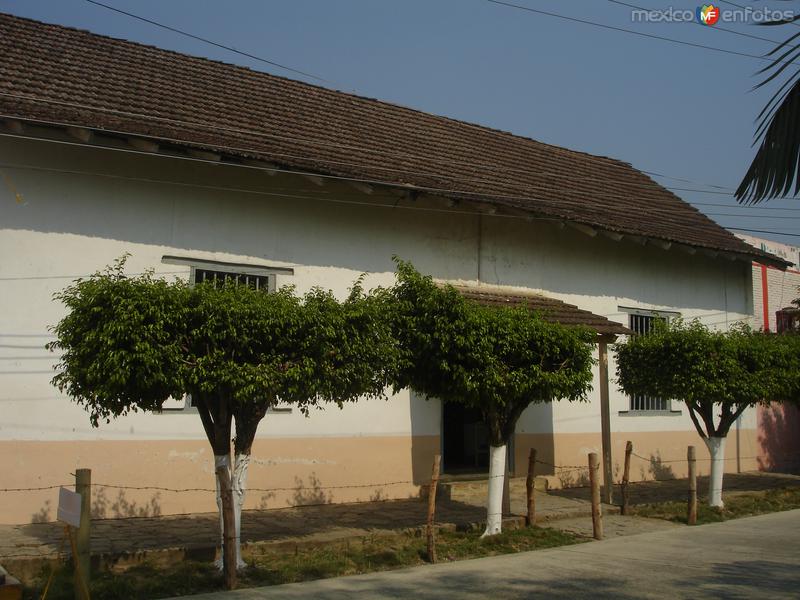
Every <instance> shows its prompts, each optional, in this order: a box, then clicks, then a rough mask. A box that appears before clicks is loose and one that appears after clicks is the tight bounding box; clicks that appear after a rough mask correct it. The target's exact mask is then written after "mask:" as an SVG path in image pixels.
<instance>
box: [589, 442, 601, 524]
mask: <svg viewBox="0 0 800 600" xmlns="http://www.w3.org/2000/svg"><path fill="white" fill-rule="evenodd" d="M589 483H590V484H591V486H592V531H593V533H594V539H596V540H602V539H603V514H602V512H601V511H600V465H599V463H598V461H597V453H596V452H592V453H590V454H589Z"/></svg>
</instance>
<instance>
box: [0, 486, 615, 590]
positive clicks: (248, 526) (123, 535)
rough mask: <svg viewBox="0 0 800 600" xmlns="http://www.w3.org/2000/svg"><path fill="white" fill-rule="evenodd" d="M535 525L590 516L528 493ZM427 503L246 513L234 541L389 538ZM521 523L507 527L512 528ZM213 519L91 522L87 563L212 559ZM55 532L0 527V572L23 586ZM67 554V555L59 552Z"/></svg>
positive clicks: (444, 511)
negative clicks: (18, 579) (533, 504)
mask: <svg viewBox="0 0 800 600" xmlns="http://www.w3.org/2000/svg"><path fill="white" fill-rule="evenodd" d="M468 500H469V502H465V501H450V500H440V501H437V514H436V520H437V523H438V524H439V525H440V526H442V527H448V528H451V529H455V528H459V529H468V528H479V527H481V526H482V525H481V522H482V521H484V519H485V509H484V508H483V506H481V503H482V502H483V501H484V499H483V498H478V497H477V495H476V497H475V498H469V499H468ZM513 500H514V501H513V504H512V509H513V510H515V511H517V512H518V514H522V511H523V510H524V506H525V502H524V498H519V497H515V498H513ZM536 504H537V516H538V519H539V520H541V521H545V520H549V519H557V518H562V517H574V516H576V515H586V518H588V516H589V515H590V514H591V512H590V507H589V504H588V502H586V501H583V500H580V499H574V498H560V497H556V496H550V495H548V494H545V493H543V492H540V491H537V492H536ZM427 506H428V504H427V500H421V499H409V500H388V501H382V502H364V503H354V504H325V505H317V506H306V507H297V508H286V509H275V510H246V511H244V513H243V515H242V541H243V543H244V546H245V548H246V547H247V545H248V544H259V545H263V544H269V545H270V546H273V547H274V546H279V547H281V546H283V547H286V548H288V549H291V550H294V549H295V547H297V546H302V545H313V544H320V543H326V542H331V541H338V540H345V539H352V538H363V537H365V536H379V535H393V534H396V533H398V532H402V531H409V530H413V529H417V528H420V527H422V526H423V525H424V524H425V521H426V518H427ZM609 509H612V507H609ZM520 521H522V518H521V517H515V518H512V519H511V520H510V522H509V523H508V525H511V526H513V525H517V524H519V522H520ZM218 532H219V521H218V515H217V513H202V514H193V515H174V516H162V517H136V518H127V519H98V520H94V521H92V555H93V557H94V561H95V563H96V564H103V565H106V566H117V567H124V566H126V565H129V564H133V563H137V562H141V560H142V558H143V557H144V555H145V554H146V555H147V558H148V559H150V560H154V561H155V562H165V563H166V562H177V561H179V560H182V559H184V558H195V559H198V560H211V559H213V557H214V555H215V552H216V546H217V544H218V542H219V533H218ZM62 536H63V529H62V528H61V526H60V525H59V524H58V523H32V524H28V525H0V564H2V565H4V566H5V567H6V568H7V569H8V570H9V571H11V572H12V573H15V574H17V575H18V576H20V577H22V578H25V579H27V578H28V577H30V576H33V575H35V574H36V573H38V571H39V570H40V569H41V567H42V566H43V565H44V564H45V563H47V562H50V561H54V560H57V552H58V548H59V543H60V541H61V539H62ZM67 551H68V550H67Z"/></svg>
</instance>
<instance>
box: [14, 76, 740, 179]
mask: <svg viewBox="0 0 800 600" xmlns="http://www.w3.org/2000/svg"><path fill="white" fill-rule="evenodd" d="M0 96H7V97H9V98H15V99H18V100H28V101H34V102H44V103H47V104H56V105H59V106H69V107H72V108H78V109H81V110H94V111H99V112H104V113H109V114H115V115H122V116H125V117H134V118H145V119H151V120H158V121H163V122H166V123H170V124H175V125H181V126H189V127H198V128H201V129H210V130H214V131H223V132H225V133H237V134H244V135H250V136H253V137H258V138H266V139H275V140H280V141H286V142H290V143H297V144H302V145H304V146H308V147H310V148H336V149H346V150H357V151H361V152H366V153H369V154H377V155H382V156H387V157H393V158H412V159H418V160H421V161H424V162H427V163H431V162H439V163H441V164H448V165H450V164H454V165H459V166H462V167H464V166H471V167H475V168H479V169H485V170H487V171H492V172H494V171H496V170H497V168H498V166H497V165H496V164H485V163H474V162H473V163H471V162H469V161H466V160H447V159H442V158H440V157H437V156H423V155H418V154H410V153H394V152H387V151H384V150H376V149H374V148H369V147H365V146H355V145H350V144H338V143H334V142H326V141H322V140H309V139H306V138H297V137H294V136H284V135H280V134H274V133H268V132H265V131H256V130H253V129H240V128H236V127H222V126H218V125H211V124H208V123H198V122H193V121H184V120H182V119H172V118H166V117H156V116H153V115H148V114H144V113H134V112H129V111H122V110H116V109H113V108H105V107H96V106H90V105H86V104H81V103H77V102H67V101H63V100H54V99H50V98H40V97H37V96H30V95H27V94H14V93H10V92H0ZM0 118H9V119H14V118H17V117H16V116H15V115H5V114H0ZM47 123H48V124H50V125H58V126H63V127H74V126H75V124H74V123H62V122H47ZM103 131H104V133H107V134H117V135H124V136H130V135H137V134H132V133H130V132H125V131H116V130H111V129H104V130H103ZM17 137H21V136H17ZM150 137H153V138H154V139H157V140H159V141H164V142H168V143H174V144H178V145H185V144H187V143H192V142H191V141H189V142H187V141H185V140H179V139H173V138H165V137H159V136H150ZM214 146H215V147H217V148H219V149H221V150H224V151H231V152H240V153H249V154H261V153H263V152H262V151H260V150H254V149H252V148H239V147H231V146H222V145H220V144H214ZM267 154H269V155H270V157H279V158H285V159H296V160H298V159H299V160H317V159H314V158H312V157H308V156H302V155H296V154H288V153H285V152H275V151H270V152H268V153H267ZM327 162H328V163H329V164H335V165H341V166H350V167H359V168H365V167H369V168H374V169H378V170H380V171H385V172H390V173H404V174H407V175H417V176H427V177H438V178H440V179H449V180H451V181H467V182H472V183H484V184H486V183H488V184H507V183H508V182H502V181H498V180H496V179H485V178H469V177H463V176H453V175H448V174H445V173H437V172H419V171H412V170H409V169H399V168H394V167H386V166H374V165H363V164H358V163H352V162H346V161H341V160H328V161H327ZM269 170H271V171H274V172H287V173H288V172H293V171H288V170H285V169H283V170H282V169H280V168H278V167H275V168H271V169H269ZM503 170H504V171H505V172H508V173H520V174H527V175H535V176H537V175H538V176H540V175H546V176H552V177H558V178H562V179H565V180H568V181H570V182H574V181H577V180H581V181H590V182H595V181H597V178H596V177H581V176H580V175H575V174H574V173H568V174H565V173H556V172H553V171H544V170H533V169H520V168H505V167H503ZM294 173H295V174H298V173H297V172H296V171H294ZM301 174H302V173H301ZM304 174H307V175H315V176H317V177H326V178H334V176H332V175H323V174H320V173H304ZM335 178H338V179H348V178H345V177H335ZM349 179H350V180H352V181H361V182H362V183H370V182H369V181H367V180H361V179H355V178H349ZM372 183H376V184H383V185H389V186H395V187H396V186H397V185H398V184H397V183H396V182H389V181H373V182H372ZM516 183H518V182H516ZM523 185H525V186H526V187H528V188H530V189H542V188H541V186H532V185H530V184H523ZM626 185H628V186H630V187H635V188H640V189H644V190H649V191H657V190H658V189H659V186H660V187H665V186H661V185H660V184H658V183H657V182H652V183H646V182H642V183H634V182H628V183H626ZM699 185H703V184H699ZM431 189H436V188H431ZM666 189H670V188H666ZM676 189H678V190H679V191H680V190H682V189H683V188H676ZM450 191H453V190H450ZM697 191H698V192H702V190H697ZM731 191H732V190H731ZM473 193H474V192H473ZM593 193H594V194H595V195H596V194H597V192H593Z"/></svg>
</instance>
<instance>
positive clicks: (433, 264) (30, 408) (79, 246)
mask: <svg viewBox="0 0 800 600" xmlns="http://www.w3.org/2000/svg"><path fill="white" fill-rule="evenodd" d="M0 162H2V163H13V164H16V165H24V166H26V167H43V168H45V169H48V170H35V169H31V168H24V169H16V168H4V169H3V171H4V173H6V175H7V177H8V178H9V179H10V180H11V181H12V184H13V186H14V187H15V188H16V189H17V190H18V191H19V192H20V193H21V194H22V196H23V200H24V201H23V202H22V203H20V202H17V201H16V200H15V198H14V197H13V195H12V193H11V191H10V190H9V189H6V188H4V187H0V257H2V259H0V285H1V286H2V289H3V293H2V294H0V390H1V391H0V413H2V415H3V418H2V419H0V440H11V439H25V440H66V439H182V438H190V439H203V437H204V436H203V432H202V428H201V426H200V422H199V419H198V418H197V416H196V415H194V414H165V415H155V416H154V415H142V414H139V415H131V416H128V417H125V418H121V419H118V420H116V421H114V422H112V423H110V424H108V425H103V426H102V427H101V428H100V429H97V430H93V429H92V428H91V427H90V426H89V422H88V417H87V415H86V413H85V412H84V411H83V410H82V409H80V408H79V407H77V406H75V405H74V404H72V403H70V402H69V401H67V400H66V399H64V398H63V397H61V396H60V395H59V394H58V392H56V391H55V390H54V389H53V388H52V387H51V386H50V385H49V377H50V373H49V368H50V365H51V364H52V362H53V361H52V359H51V358H50V357H48V354H47V353H46V352H45V351H44V350H43V349H42V345H43V344H44V343H45V342H46V341H47V340H48V339H50V337H49V336H48V329H47V328H48V326H51V325H54V324H55V323H56V322H57V321H58V320H59V318H60V317H61V316H62V315H63V309H62V307H61V306H60V305H59V304H58V303H57V302H54V301H53V300H52V294H53V293H54V292H56V291H58V290H60V289H62V288H63V287H64V286H65V285H67V284H68V283H69V282H70V280H71V279H72V278H74V277H75V276H79V275H86V274H89V273H91V272H93V271H95V270H97V269H99V268H102V267H103V266H105V265H106V264H108V263H110V262H111V261H113V260H114V259H115V258H116V257H118V256H120V255H122V254H123V253H124V252H128V253H130V254H131V258H130V260H129V262H128V267H129V270H130V271H131V272H139V271H142V270H144V269H146V268H155V269H156V270H157V272H159V273H164V274H167V275H168V276H179V277H186V276H187V275H188V267H181V266H176V265H172V264H163V263H162V262H161V259H162V256H163V255H180V256H184V257H192V258H198V259H213V260H220V261H229V262H249V263H254V264H259V265H268V266H284V267H292V268H293V269H294V276H285V275H280V276H278V285H283V284H293V285H296V286H297V289H298V291H299V292H303V291H306V290H308V289H310V288H311V287H312V286H315V285H319V286H322V287H324V288H330V289H333V290H334V291H335V292H336V293H338V294H342V295H343V294H345V293H346V291H347V289H348V287H349V285H350V284H351V283H352V281H353V280H354V279H355V278H356V277H358V275H359V274H360V273H362V272H367V273H369V277H368V279H367V283H368V285H375V284H391V282H392V281H393V276H392V273H393V265H392V262H391V257H392V256H393V255H398V256H401V257H402V258H404V259H408V260H411V261H412V262H413V263H414V264H415V266H416V267H417V268H418V269H419V270H421V271H422V272H426V273H431V274H432V275H434V276H435V277H438V278H442V279H452V280H460V281H468V282H473V283H474V282H476V281H477V280H478V278H479V277H480V281H481V282H483V283H489V284H499V285H507V286H515V287H519V288H525V289H533V290H540V291H543V292H545V293H547V294H548V295H551V296H554V297H557V298H560V299H563V300H565V301H567V302H571V303H573V304H577V305H579V306H580V307H581V308H584V309H587V310H590V311H592V312H595V313H597V314H601V315H606V316H608V317H609V318H611V319H612V320H618V321H620V322H623V323H626V324H627V321H626V316H625V314H624V313H623V312H622V311H621V310H620V307H635V308H654V309H663V310H670V311H675V312H679V313H681V314H682V315H683V316H685V317H688V318H694V317H698V318H700V319H702V320H703V321H704V322H706V323H709V324H716V325H720V326H724V324H725V323H726V322H730V321H735V320H738V319H748V318H750V315H751V314H752V309H751V307H750V306H749V304H748V303H749V300H748V298H749V293H750V289H751V279H750V267H749V265H745V264H743V263H738V262H737V263H732V262H729V261H724V260H712V259H710V258H707V257H703V256H700V255H699V254H698V255H693V256H690V255H688V254H683V253H680V252H678V251H674V250H673V251H664V250H661V249H657V248H652V247H642V246H637V245H635V244H633V243H631V242H614V241H612V240H609V239H606V238H603V237H601V236H598V237H595V238H590V237H588V236H586V235H584V234H582V233H579V232H577V231H574V230H572V229H570V228H566V229H561V228H559V227H558V226H557V225H556V224H555V223H553V222H551V221H547V220H544V221H536V222H529V221H526V220H524V219H511V218H506V217H502V216H499V215H497V216H492V215H484V216H477V215H474V214H461V213H459V212H454V213H449V214H448V213H444V212H430V211H423V210H418V209H419V208H423V207H424V206H425V205H426V204H425V201H424V200H422V201H419V202H418V203H416V204H414V203H409V202H407V201H404V202H403V203H402V205H409V206H410V208H408V209H406V208H400V207H397V208H386V207H366V206H363V205H355V204H350V203H349V202H380V201H384V202H385V201H391V202H394V201H396V200H397V198H396V197H395V196H391V195H388V196H385V197H382V196H381V194H379V193H376V194H373V195H370V196H367V195H365V194H363V193H361V192H359V191H357V190H356V189H354V188H350V187H348V186H346V185H344V184H335V183H329V184H326V185H325V186H322V187H319V186H316V185H315V184H313V183H310V182H306V181H304V180H300V179H299V178H297V177H296V176H288V175H278V176H275V177H270V176H268V175H266V174H265V173H263V172H256V171H252V170H247V169H242V168H235V167H228V166H213V165H208V164H198V163H190V162H187V161H181V160H175V159H169V158H161V157H155V156H136V155H129V154H122V153H114V152H111V151H107V150H100V149H86V148H76V147H70V146H63V145H56V144H50V143H46V142H34V141H14V142H12V141H9V140H8V139H0ZM51 169H58V170H61V171H64V172H53V171H52V170H51ZM87 172H101V173H104V174H106V175H116V176H120V177H122V178H115V177H106V176H94V175H90V174H86V173H87ZM130 177H134V178H138V179H142V180H133V179H130ZM143 179H147V180H164V181H169V182H172V184H169V183H159V182H155V181H143ZM211 188H229V189H211ZM232 188H236V190H238V191H234V190H233V189H232ZM341 202H344V203H341ZM456 210H457V209H456ZM611 358H612V363H611V369H612V373H613V355H612V357H611ZM597 387H598V386H597V382H595V390H597ZM596 396H597V392H596V391H595V392H594V393H593V394H592V399H594V401H593V402H591V403H585V404H572V405H569V404H567V403H556V404H555V405H554V406H553V407H552V408H550V407H535V408H532V409H531V410H529V411H528V412H526V414H525V415H523V418H522V419H521V421H520V425H519V430H520V431H521V432H526V433H545V432H547V431H551V430H553V428H555V431H556V432H557V433H573V432H589V431H599V420H598V418H597V415H598V411H599V409H598V405H597V401H596ZM611 403H612V429H613V430H615V431H626V430H628V429H630V430H635V431H648V430H653V431H661V430H665V429H670V430H671V429H675V428H680V429H686V430H691V429H692V426H691V424H690V422H689V419H688V417H687V416H686V415H685V414H683V415H682V416H680V417H627V418H626V417H620V416H618V411H624V410H626V409H627V403H628V400H627V398H625V397H624V396H623V395H622V394H621V393H619V392H618V391H617V390H616V386H615V385H614V384H613V383H612V396H611ZM684 413H685V411H684ZM551 415H552V416H551ZM748 418H750V417H748ZM551 422H552V423H553V424H552V425H551ZM439 427H440V407H439V405H438V403H437V402H426V401H425V400H423V399H420V398H416V397H415V398H413V399H411V398H410V397H409V394H408V393H407V392H402V393H401V394H399V396H398V397H397V398H393V399H392V400H391V401H389V402H388V403H384V402H381V401H372V402H362V403H359V404H358V406H349V407H346V408H345V409H343V410H341V411H339V410H337V409H335V408H334V409H328V410H326V411H325V413H324V414H322V413H319V414H318V413H314V414H312V416H311V418H310V419H306V418H304V417H302V416H301V415H299V414H291V415H271V416H270V417H269V418H267V419H266V420H265V421H264V423H263V425H262V426H261V428H260V436H269V437H281V436H284V437H291V436H309V435H311V436H326V435H330V436H337V435H354V436H358V435H402V434H408V433H413V434H415V435H438V433H439Z"/></svg>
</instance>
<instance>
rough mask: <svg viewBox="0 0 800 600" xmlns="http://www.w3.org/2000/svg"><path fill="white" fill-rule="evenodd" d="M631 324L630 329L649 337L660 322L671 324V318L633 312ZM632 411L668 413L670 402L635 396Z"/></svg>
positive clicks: (631, 399)
mask: <svg viewBox="0 0 800 600" xmlns="http://www.w3.org/2000/svg"><path fill="white" fill-rule="evenodd" d="M628 317H629V323H628V328H629V329H630V330H631V331H634V332H635V333H637V334H638V335H647V334H649V333H650V332H652V331H653V329H654V328H655V326H656V323H657V322H658V321H662V322H669V316H668V315H664V314H660V313H656V312H649V313H645V312H642V311H637V312H635V313H634V312H632V313H630V314H629V315H628ZM630 410H631V412H637V413H646V412H659V413H662V412H668V411H669V410H670V402H669V400H667V399H665V398H658V397H656V396H646V395H644V394H633V395H632V396H630Z"/></svg>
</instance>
